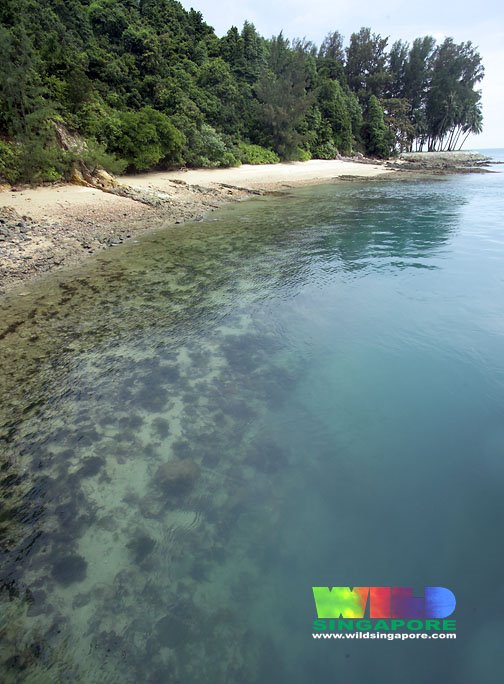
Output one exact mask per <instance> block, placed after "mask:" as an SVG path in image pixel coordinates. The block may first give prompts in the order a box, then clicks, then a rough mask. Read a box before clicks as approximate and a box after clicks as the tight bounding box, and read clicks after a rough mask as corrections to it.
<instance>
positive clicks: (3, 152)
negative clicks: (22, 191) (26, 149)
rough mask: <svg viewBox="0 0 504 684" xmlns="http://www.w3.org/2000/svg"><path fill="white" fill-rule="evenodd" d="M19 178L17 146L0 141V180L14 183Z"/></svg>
mask: <svg viewBox="0 0 504 684" xmlns="http://www.w3.org/2000/svg"><path fill="white" fill-rule="evenodd" d="M18 178H19V149H18V146H16V145H14V144H12V143H7V142H4V141H3V140H0V179H3V180H6V181H8V182H9V183H15V182H16V181H17V180H18Z"/></svg>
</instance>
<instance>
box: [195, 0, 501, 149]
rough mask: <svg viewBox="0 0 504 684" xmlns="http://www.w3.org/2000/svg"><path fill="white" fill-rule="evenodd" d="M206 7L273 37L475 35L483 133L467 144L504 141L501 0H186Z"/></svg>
mask: <svg viewBox="0 0 504 684" xmlns="http://www.w3.org/2000/svg"><path fill="white" fill-rule="evenodd" d="M182 4H183V5H184V6H185V7H187V8H190V7H194V9H197V10H199V11H200V12H202V14H203V17H204V18H205V20H206V21H207V23H209V24H210V25H212V26H213V27H214V28H215V30H216V31H217V34H218V35H223V34H224V33H226V32H227V30H228V29H229V27H230V26H233V25H235V26H238V27H241V26H242V25H243V22H244V21H245V20H246V19H247V20H249V21H252V22H253V23H254V24H255V26H256V28H257V30H258V31H259V33H261V34H262V35H263V36H266V37H270V36H272V35H276V34H278V33H279V32H280V31H281V30H282V29H283V31H284V34H285V35H286V36H287V37H288V38H296V37H299V38H302V37H306V38H308V39H309V40H312V41H313V42H315V43H317V44H320V43H321V41H322V39H323V38H324V36H325V35H326V34H327V33H328V32H329V31H333V30H338V31H340V33H342V34H343V35H344V36H345V39H346V41H348V38H349V37H350V34H351V33H352V32H354V31H358V30H359V29H360V27H361V26H369V27H371V29H372V30H373V31H374V32H376V33H380V34H382V35H383V36H390V38H391V40H390V42H393V41H394V40H397V39H398V38H402V39H403V40H410V41H411V40H412V39H413V38H416V37H417V36H424V35H431V36H434V37H435V38H436V39H437V40H442V39H443V38H444V37H445V36H452V37H453V38H454V39H455V40H456V41H457V42H462V41H468V40H470V41H472V42H473V43H474V44H475V45H476V46H477V47H478V48H479V52H480V54H481V56H482V58H483V64H484V66H485V70H486V75H485V78H484V80H483V83H482V90H483V115H484V124H483V125H484V128H483V133H482V134H481V135H480V136H478V137H473V138H472V139H470V140H469V141H468V143H467V145H466V147H475V148H478V147H481V148H482V147H504V85H503V84H504V3H503V2H499V0H479V2H478V1H475V0H471V2H469V0H456V1H455V0H422V2H421V3H420V2H419V1H418V0H416V1H414V2H405V1H404V0H358V2H355V3H353V2H352V1H351V0H217V1H216V0H192V1H191V0H182Z"/></svg>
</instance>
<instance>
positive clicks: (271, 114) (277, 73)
mask: <svg viewBox="0 0 504 684" xmlns="http://www.w3.org/2000/svg"><path fill="white" fill-rule="evenodd" d="M269 48H270V55H269V61H268V67H269V68H268V70H267V71H266V72H265V73H264V74H263V76H262V77H261V78H260V80H259V81H258V83H257V84H256V86H255V93H256V96H257V98H258V106H257V123H258V124H259V128H258V129H256V137H257V138H258V140H257V142H259V143H260V144H261V145H264V146H265V147H271V148H272V149H273V150H275V152H277V153H278V154H279V155H280V157H282V158H283V159H293V158H296V157H297V148H298V146H299V145H300V143H302V137H301V136H300V134H299V132H298V130H297V127H298V125H299V124H300V123H301V121H302V119H303V116H304V115H305V114H306V112H307V111H308V108H309V106H310V103H311V99H310V97H309V96H308V94H307V92H306V72H305V67H306V58H305V55H304V53H302V52H301V51H295V52H292V51H290V50H289V41H288V40H286V39H285V38H284V37H283V35H282V34H281V33H280V35H278V36H277V37H276V38H273V39H272V40H271V43H270V46H269Z"/></svg>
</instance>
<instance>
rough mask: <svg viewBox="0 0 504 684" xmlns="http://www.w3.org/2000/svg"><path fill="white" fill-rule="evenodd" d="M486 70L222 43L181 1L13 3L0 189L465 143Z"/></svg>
mask: <svg viewBox="0 0 504 684" xmlns="http://www.w3.org/2000/svg"><path fill="white" fill-rule="evenodd" d="M483 74H484V69H483V65H482V61H481V57H480V55H479V54H478V51H477V49H476V48H475V47H474V46H473V45H472V44H471V42H465V43H460V44H457V43H455V42H454V40H453V39H452V38H446V39H445V40H444V41H443V42H442V43H440V44H437V43H436V41H435V40H434V38H432V37H430V36H424V37H419V38H417V39H415V40H414V41H413V42H412V43H407V42H405V41H396V42H394V43H393V44H391V45H389V39H388V38H387V37H383V36H380V35H377V34H375V33H373V32H372V31H371V30H370V29H369V28H362V29H360V31H358V32H356V33H353V34H352V35H351V36H350V39H349V41H348V44H346V45H345V42H344V38H343V36H342V35H341V34H340V33H339V32H338V31H333V32H331V33H329V34H328V35H327V37H326V38H325V40H324V41H323V43H322V44H321V45H320V46H316V45H315V44H314V43H312V42H310V41H308V40H306V39H296V40H288V39H286V38H285V37H284V36H283V34H282V33H280V35H278V36H274V37H272V38H264V37H262V36H260V35H259V34H258V32H257V31H256V29H255V27H254V26H253V24H251V23H249V22H245V24H244V25H243V27H242V28H241V29H240V30H239V29H238V28H236V27H232V28H230V29H229V31H228V32H227V34H226V35H224V36H223V37H221V38H219V37H218V36H217V35H216V33H215V31H214V30H213V28H212V27H210V26H209V25H208V24H207V23H205V21H204V18H203V16H202V15H201V13H200V12H198V11H195V10H189V11H187V10H185V9H184V8H183V7H182V5H181V4H180V3H179V2H177V1H176V0H2V3H1V4H0V181H1V180H2V179H3V180H4V181H8V182H10V183H16V182H23V181H24V182H26V181H28V182H43V181H52V180H58V179H61V178H65V177H69V176H70V175H71V172H72V169H73V168H74V167H75V165H76V164H81V165H85V167H86V168H88V169H91V170H92V169H94V168H98V167H103V168H105V169H107V170H109V171H111V172H113V173H121V172H124V171H126V170H127V171H130V172H139V171H145V170H148V169H154V168H173V167H179V166H190V167H209V168H211V167H217V166H235V165H239V164H240V163H251V164H261V163H274V162H277V161H279V160H307V159H311V158H316V159H333V158H336V157H337V156H338V155H353V154H356V153H358V152H361V153H363V154H365V155H368V156H372V157H377V158H386V157H389V156H390V155H392V154H394V153H396V152H400V151H411V150H430V151H433V150H452V149H457V148H459V147H460V146H461V145H462V144H463V142H464V140H465V139H466V137H467V136H468V135H469V134H470V133H478V132H480V131H481V129H482V112H481V92H480V91H479V90H478V84H479V83H480V82H481V80H482V78H483Z"/></svg>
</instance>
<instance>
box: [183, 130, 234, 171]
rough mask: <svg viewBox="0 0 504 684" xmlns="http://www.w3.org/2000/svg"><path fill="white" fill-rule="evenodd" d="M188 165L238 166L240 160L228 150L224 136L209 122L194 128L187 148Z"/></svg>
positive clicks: (208, 166)
mask: <svg viewBox="0 0 504 684" xmlns="http://www.w3.org/2000/svg"><path fill="white" fill-rule="evenodd" d="M185 154H186V163H187V165H188V166H193V167H200V168H217V167H218V166H238V165H239V164H240V160H239V159H237V158H236V157H235V155H234V154H233V153H232V152H231V151H230V150H228V148H227V146H226V143H225V142H224V140H223V138H222V136H221V135H220V134H219V133H217V131H216V130H215V129H214V128H212V126H209V125H208V124H205V123H204V124H202V125H201V128H199V129H196V128H195V129H193V130H192V132H191V136H190V139H189V141H188V145H187V148H186V152H185Z"/></svg>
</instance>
